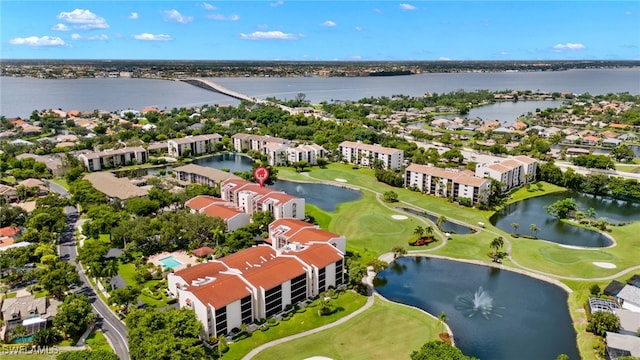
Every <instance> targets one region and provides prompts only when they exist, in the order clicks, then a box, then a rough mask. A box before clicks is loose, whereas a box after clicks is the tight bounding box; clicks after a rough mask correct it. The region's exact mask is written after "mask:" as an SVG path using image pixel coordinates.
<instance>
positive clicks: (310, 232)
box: [289, 229, 340, 244]
mask: <svg viewBox="0 0 640 360" xmlns="http://www.w3.org/2000/svg"><path fill="white" fill-rule="evenodd" d="M339 237H340V235H338V234H334V233H330V232H328V231H324V230H322V229H302V230H300V231H298V232H297V233H295V234H294V235H293V236H290V237H289V242H297V243H300V244H306V243H310V242H314V241H315V242H329V241H331V239H335V238H339Z"/></svg>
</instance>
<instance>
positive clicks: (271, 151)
mask: <svg viewBox="0 0 640 360" xmlns="http://www.w3.org/2000/svg"><path fill="white" fill-rule="evenodd" d="M287 149H289V146H288V145H285V144H280V143H277V142H270V143H267V144H265V145H264V147H263V148H262V152H263V153H264V154H265V155H267V161H268V162H269V165H271V166H286V165H287Z"/></svg>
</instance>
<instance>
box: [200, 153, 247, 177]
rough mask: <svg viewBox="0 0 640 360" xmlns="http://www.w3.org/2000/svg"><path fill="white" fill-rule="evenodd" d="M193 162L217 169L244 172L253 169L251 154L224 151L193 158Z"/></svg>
mask: <svg viewBox="0 0 640 360" xmlns="http://www.w3.org/2000/svg"><path fill="white" fill-rule="evenodd" d="M193 163H194V164H196V165H200V166H207V167H212V168H216V169H219V170H221V169H229V171H230V172H232V173H233V172H236V171H240V172H244V171H251V169H253V159H252V158H250V157H249V156H246V155H242V154H236V153H222V154H215V155H211V156H205V157H201V158H198V159H195V160H193Z"/></svg>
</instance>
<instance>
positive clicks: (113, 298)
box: [109, 285, 140, 311]
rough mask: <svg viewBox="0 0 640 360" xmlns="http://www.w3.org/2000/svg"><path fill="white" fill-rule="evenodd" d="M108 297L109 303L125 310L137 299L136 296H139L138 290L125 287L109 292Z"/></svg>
mask: <svg viewBox="0 0 640 360" xmlns="http://www.w3.org/2000/svg"><path fill="white" fill-rule="evenodd" d="M109 295H110V296H109V300H110V302H111V303H114V304H117V305H120V306H124V308H125V309H128V308H129V304H131V303H133V302H135V301H136V300H137V299H138V296H139V295H140V289H138V288H137V287H134V286H130V285H127V286H126V287H123V288H120V289H115V290H113V291H111V292H110V293H109ZM125 311H126V310H125Z"/></svg>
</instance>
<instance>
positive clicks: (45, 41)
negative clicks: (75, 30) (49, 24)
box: [9, 36, 66, 46]
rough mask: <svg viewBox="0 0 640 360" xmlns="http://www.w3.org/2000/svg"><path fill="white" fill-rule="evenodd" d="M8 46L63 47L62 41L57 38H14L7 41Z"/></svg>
mask: <svg viewBox="0 0 640 360" xmlns="http://www.w3.org/2000/svg"><path fill="white" fill-rule="evenodd" d="M9 44H12V45H27V46H64V45H66V44H65V43H64V40H62V39H61V38H59V37H57V36H40V37H38V36H29V37H25V38H15V39H11V40H9Z"/></svg>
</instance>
